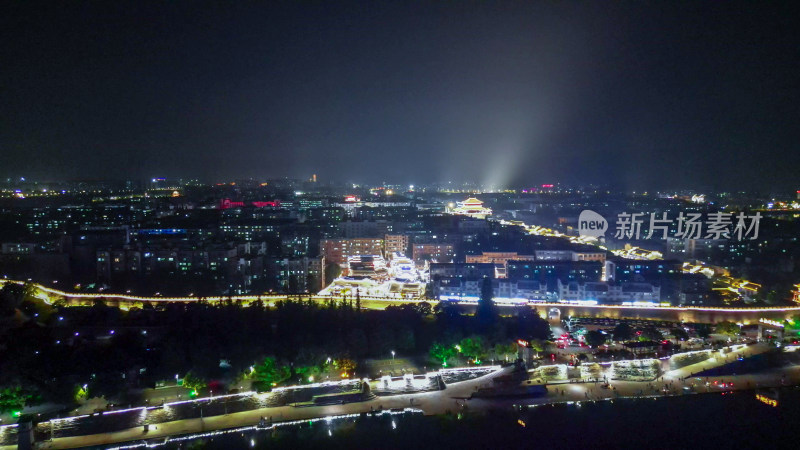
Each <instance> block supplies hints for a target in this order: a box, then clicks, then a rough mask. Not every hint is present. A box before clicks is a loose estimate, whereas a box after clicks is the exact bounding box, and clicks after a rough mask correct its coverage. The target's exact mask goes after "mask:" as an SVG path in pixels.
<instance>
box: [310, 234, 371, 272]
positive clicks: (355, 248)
mask: <svg viewBox="0 0 800 450" xmlns="http://www.w3.org/2000/svg"><path fill="white" fill-rule="evenodd" d="M382 251H383V239H373V238H352V239H323V240H321V241H320V243H319V253H320V255H321V256H323V257H324V258H325V261H328V262H333V263H336V264H339V265H340V266H344V265H345V264H347V258H348V257H350V256H359V255H380V254H381V252H382Z"/></svg>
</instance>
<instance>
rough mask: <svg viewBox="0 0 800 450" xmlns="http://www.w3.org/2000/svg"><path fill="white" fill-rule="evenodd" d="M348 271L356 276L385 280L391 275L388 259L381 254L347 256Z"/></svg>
mask: <svg viewBox="0 0 800 450" xmlns="http://www.w3.org/2000/svg"><path fill="white" fill-rule="evenodd" d="M347 273H348V275H349V276H351V277H356V278H372V279H373V280H385V279H386V278H388V276H389V272H388V270H387V268H386V261H385V260H384V259H383V257H382V256H381V255H360V256H351V257H349V258H347Z"/></svg>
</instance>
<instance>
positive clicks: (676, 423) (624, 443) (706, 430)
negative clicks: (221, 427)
mask: <svg viewBox="0 0 800 450" xmlns="http://www.w3.org/2000/svg"><path fill="white" fill-rule="evenodd" d="M759 394H762V395H767V396H768V397H771V398H774V399H777V406H770V405H767V404H765V403H763V402H762V401H759V400H758V399H757V398H756V392H737V393H728V394H724V395H723V394H719V393H717V394H702V395H686V396H681V397H672V398H658V399H656V400H653V399H618V400H614V401H613V403H612V402H609V401H605V402H596V403H592V402H589V403H587V402H581V403H580V404H578V403H573V404H569V405H568V404H558V405H542V406H537V407H529V408H526V407H524V406H523V407H517V408H514V409H513V410H512V409H510V408H506V409H503V410H498V411H495V412H491V413H488V414H469V413H462V414H453V415H449V416H439V417H424V416H422V415H420V414H412V413H406V414H399V415H394V416H389V415H382V416H370V415H362V416H361V417H356V418H352V419H343V420H339V421H335V422H331V423H326V422H324V421H322V422H315V423H303V424H299V425H293V426H287V427H280V428H277V429H275V430H266V431H265V430H260V431H258V430H252V431H241V432H235V433H227V434H219V435H216V436H207V437H204V438H198V439H189V440H182V441H180V442H171V443H166V445H163V446H159V447H158V448H164V449H173V448H197V449H235V448H260V449H297V448H315V449H316V448H318V449H327V450H330V449H353V448H356V449H380V448H398V449H405V450H408V449H417V448H423V447H424V448H433V449H442V448H448V449H449V448H454V449H456V448H458V449H465V448H470V449H471V448H480V449H487V448H534V447H536V448H545V449H552V448H564V449H595V448H599V449H605V448H639V449H670V450H678V449H683V448H702V449H705V448H710V449H716V448H722V449H750V448H753V449H755V448H758V449H766V448H790V447H795V446H796V445H795V443H796V442H797V440H798V439H799V438H800V390H799V389H797V388H785V389H782V390H780V391H779V392H778V391H764V392H760V393H759ZM776 394H777V395H776ZM161 442H163V441H161ZM154 443H155V442H150V444H151V445H152V444H154Z"/></svg>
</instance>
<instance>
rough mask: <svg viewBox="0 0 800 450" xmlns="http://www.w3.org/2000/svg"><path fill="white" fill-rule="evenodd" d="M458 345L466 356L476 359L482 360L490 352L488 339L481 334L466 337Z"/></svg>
mask: <svg viewBox="0 0 800 450" xmlns="http://www.w3.org/2000/svg"><path fill="white" fill-rule="evenodd" d="M458 346H459V348H460V349H461V350H460V351H461V353H462V354H463V355H464V356H466V357H468V358H472V359H474V360H475V361H480V359H481V358H483V357H484V356H486V354H487V353H488V347H487V345H486V341H485V340H484V339H483V338H482V337H481V336H473V337H468V338H464V339H462V340H461V342H459V343H458Z"/></svg>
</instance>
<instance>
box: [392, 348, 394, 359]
mask: <svg viewBox="0 0 800 450" xmlns="http://www.w3.org/2000/svg"><path fill="white" fill-rule="evenodd" d="M392 361H394V350H392Z"/></svg>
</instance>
